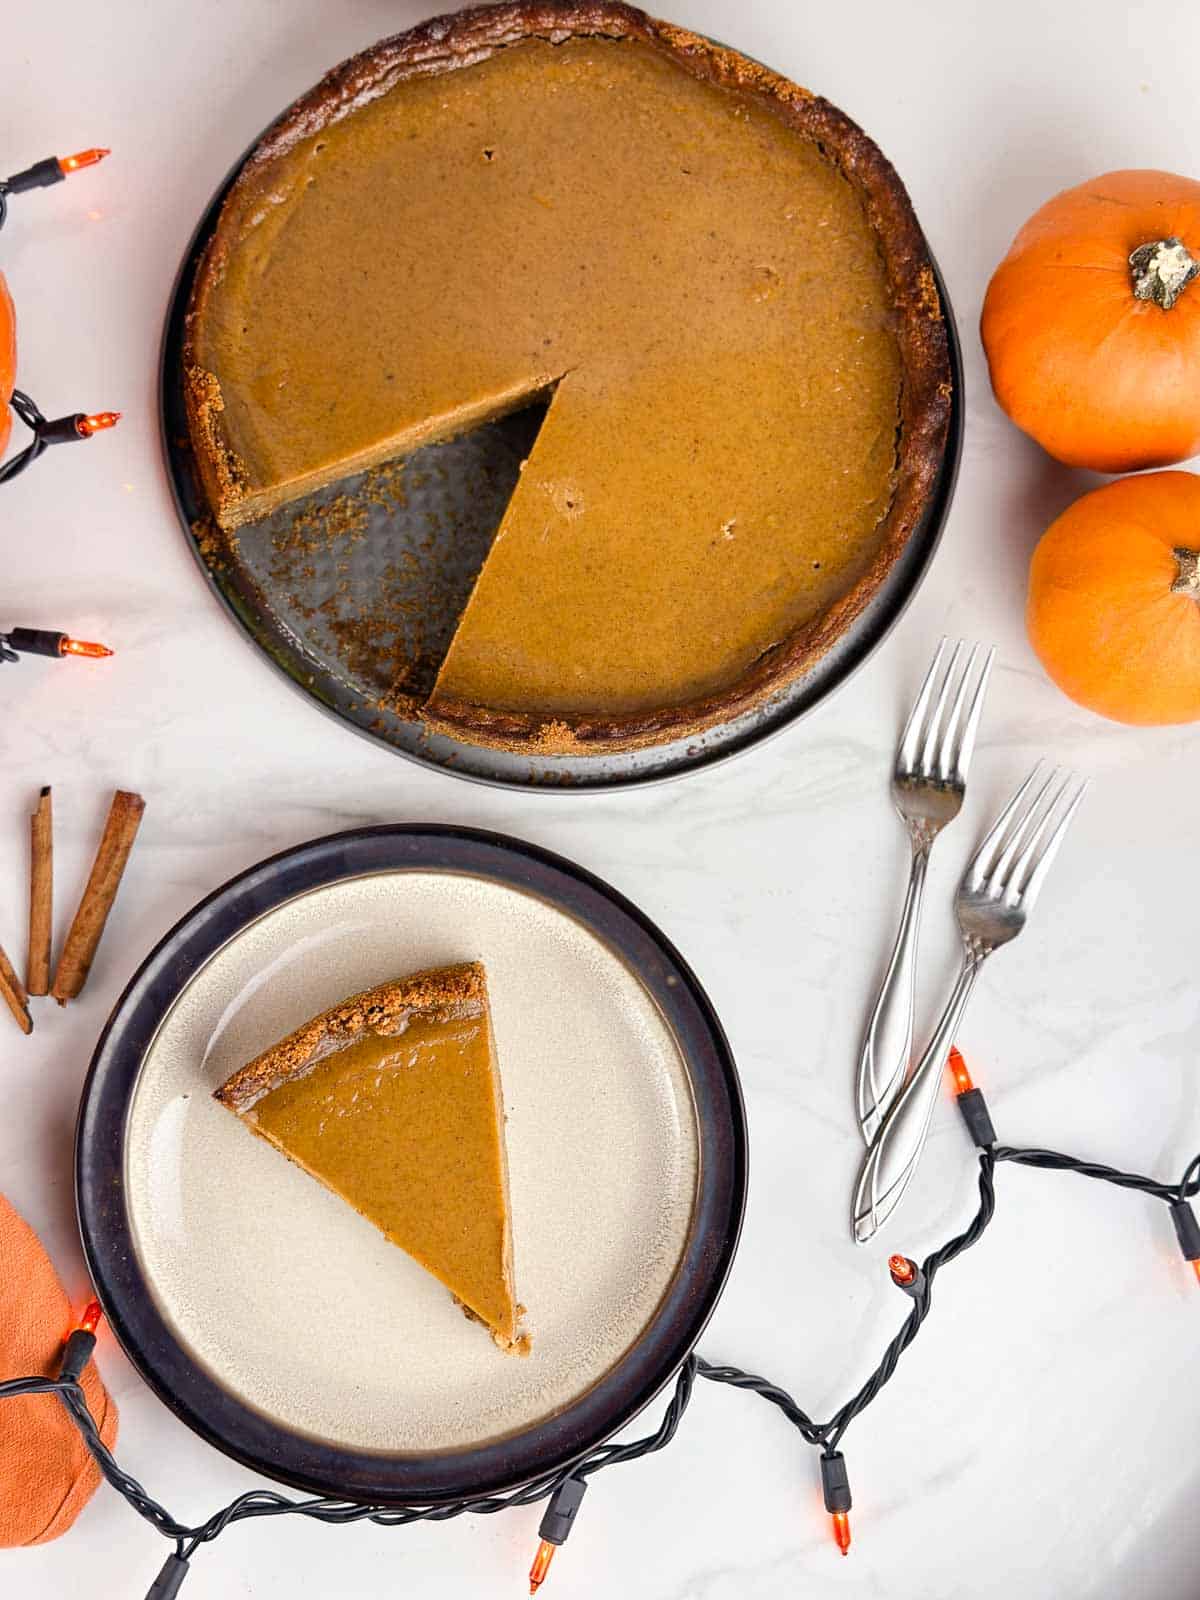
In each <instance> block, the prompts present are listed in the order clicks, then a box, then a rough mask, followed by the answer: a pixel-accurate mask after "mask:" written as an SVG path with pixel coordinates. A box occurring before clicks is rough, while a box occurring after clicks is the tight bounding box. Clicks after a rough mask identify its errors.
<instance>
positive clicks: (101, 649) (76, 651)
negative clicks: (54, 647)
mask: <svg viewBox="0 0 1200 1600" xmlns="http://www.w3.org/2000/svg"><path fill="white" fill-rule="evenodd" d="M58 653H59V655H60V656H87V657H89V658H90V659H91V660H93V661H99V660H100V658H101V657H102V656H110V655H112V651H111V650H110V649H109V648H108V646H107V645H106V644H95V643H93V641H92V640H91V639H67V638H64V639H63V641H62V643H61V644H60V645H59V647H58Z"/></svg>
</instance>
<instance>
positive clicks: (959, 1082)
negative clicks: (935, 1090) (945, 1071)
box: [950, 1045, 975, 1094]
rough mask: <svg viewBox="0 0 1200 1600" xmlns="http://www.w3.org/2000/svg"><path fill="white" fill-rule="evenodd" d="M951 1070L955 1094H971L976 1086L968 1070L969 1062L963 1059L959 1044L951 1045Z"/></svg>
mask: <svg viewBox="0 0 1200 1600" xmlns="http://www.w3.org/2000/svg"><path fill="white" fill-rule="evenodd" d="M950 1071H951V1073H952V1074H953V1077H954V1092H955V1094H969V1093H970V1091H971V1090H972V1089H973V1088H974V1087H975V1085H974V1083H973V1082H972V1081H971V1074H970V1072H969V1071H968V1070H967V1063H966V1062H965V1061H964V1060H963V1058H962V1056H961V1054H960V1053H959V1049H958V1046H957V1045H951V1046H950Z"/></svg>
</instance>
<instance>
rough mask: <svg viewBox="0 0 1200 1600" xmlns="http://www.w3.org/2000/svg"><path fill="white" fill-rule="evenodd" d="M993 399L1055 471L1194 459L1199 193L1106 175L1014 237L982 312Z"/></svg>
mask: <svg viewBox="0 0 1200 1600" xmlns="http://www.w3.org/2000/svg"><path fill="white" fill-rule="evenodd" d="M981 332H982V335H983V345H984V349H985V351H986V352H987V359H988V368H989V371H990V373H991V379H992V388H993V389H994V390H995V393H996V399H997V400H998V401H999V402H1000V404H1001V405H1002V406H1003V408H1004V410H1005V411H1007V413H1008V415H1009V416H1010V417H1011V418H1012V420H1013V421H1014V422H1015V423H1016V424H1017V426H1018V427H1019V428H1023V429H1024V430H1025V432H1026V433H1029V434H1032V435H1033V437H1034V438H1035V439H1036V440H1037V441H1038V443H1039V444H1040V445H1042V446H1043V447H1044V448H1045V449H1046V450H1048V451H1049V452H1050V454H1051V455H1052V456H1057V458H1058V459H1059V460H1060V461H1065V462H1066V463H1067V464H1068V465H1069V466H1073V467H1092V468H1094V469H1095V470H1096V471H1098V472H1132V471H1137V470H1139V469H1140V468H1142V467H1164V466H1169V465H1170V464H1171V463H1172V462H1174V461H1183V460H1184V459H1185V458H1186V457H1187V456H1190V455H1195V454H1196V452H1197V451H1198V450H1200V183H1196V182H1193V180H1192V179H1190V178H1179V177H1175V176H1173V175H1172V174H1171V173H1169V172H1150V171H1134V172H1109V173H1106V174H1105V175H1104V176H1103V177H1101V178H1094V179H1092V181H1091V182H1090V183H1081V184H1080V185H1079V186H1078V188H1075V189H1067V190H1065V191H1064V192H1063V193H1062V194H1059V195H1056V196H1055V197H1054V199H1053V200H1049V201H1047V203H1046V204H1045V205H1044V206H1043V207H1042V208H1041V210H1040V211H1038V212H1036V213H1035V214H1034V216H1032V217H1031V218H1030V219H1029V221H1028V222H1027V223H1026V224H1025V226H1024V227H1023V228H1022V229H1021V231H1020V233H1018V235H1017V237H1016V239H1015V240H1014V241H1013V244H1012V248H1011V249H1010V250H1009V252H1008V254H1007V256H1005V258H1004V260H1003V261H1002V262H1001V263H1000V265H999V266H998V267H997V268H996V272H995V275H994V276H993V278H992V281H991V283H990V284H989V285H988V291H987V296H986V298H985V299H984V303H983V320H982V325H981Z"/></svg>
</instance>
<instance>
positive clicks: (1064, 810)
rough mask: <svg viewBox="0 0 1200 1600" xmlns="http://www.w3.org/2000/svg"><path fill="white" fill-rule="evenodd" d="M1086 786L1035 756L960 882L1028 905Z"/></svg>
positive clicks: (1027, 907) (976, 891) (1030, 906)
mask: <svg viewBox="0 0 1200 1600" xmlns="http://www.w3.org/2000/svg"><path fill="white" fill-rule="evenodd" d="M1086 789H1087V780H1086V779H1085V778H1080V777H1079V776H1078V775H1077V774H1075V773H1073V772H1064V771H1063V770H1062V769H1061V768H1059V767H1054V768H1051V769H1049V770H1047V767H1046V763H1045V762H1044V761H1039V762H1038V763H1037V765H1036V766H1035V767H1034V769H1033V771H1032V772H1031V773H1030V774H1029V776H1028V777H1027V778H1026V779H1025V782H1024V783H1023V784H1022V785H1021V787H1020V788H1019V789H1018V790H1017V792H1016V794H1015V795H1013V797H1012V799H1011V800H1010V801H1009V803H1008V805H1007V806H1005V808H1004V810H1003V811H1002V812H1001V814H1000V817H999V819H998V820H997V822H996V825H995V827H994V828H993V829H992V830H991V832H990V833H989V834H988V835H987V837H986V838H985V839H984V841H983V843H982V844H981V845H980V846H979V849H978V850H977V851H976V852H975V857H974V860H973V861H972V862H971V865H970V866H969V867H968V869H967V875H966V878H965V879H964V886H965V887H966V888H967V889H968V890H969V891H970V892H971V893H972V894H985V895H987V897H988V898H989V899H994V900H999V899H1003V901H1004V903H1005V904H1006V905H1009V906H1016V905H1018V904H1019V905H1020V906H1021V908H1022V909H1023V910H1025V911H1030V910H1032V909H1033V904H1034V901H1035V900H1036V899H1037V896H1038V894H1039V893H1040V892H1041V888H1042V884H1043V883H1044V882H1045V879H1046V874H1047V873H1048V872H1049V870H1050V864H1051V862H1052V861H1053V860H1054V857H1055V855H1056V854H1057V853H1058V848H1059V846H1060V845H1061V844H1062V841H1063V837H1064V835H1065V834H1066V831H1067V828H1068V827H1069V826H1070V823H1071V818H1072V817H1073V816H1074V815H1075V812H1076V810H1077V808H1078V806H1079V802H1080V801H1081V800H1082V799H1083V796H1084V792H1085V791H1086Z"/></svg>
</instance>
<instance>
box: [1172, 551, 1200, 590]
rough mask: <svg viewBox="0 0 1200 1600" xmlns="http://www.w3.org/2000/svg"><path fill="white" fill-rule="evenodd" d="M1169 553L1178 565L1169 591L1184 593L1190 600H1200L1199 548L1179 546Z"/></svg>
mask: <svg viewBox="0 0 1200 1600" xmlns="http://www.w3.org/2000/svg"><path fill="white" fill-rule="evenodd" d="M1171 554H1172V555H1173V556H1174V557H1175V561H1176V563H1177V565H1178V567H1179V571H1178V573H1177V574H1176V575H1175V582H1174V583H1173V584H1172V585H1171V593H1172V594H1186V595H1187V596H1188V597H1189V598H1190V599H1192V600H1200V550H1186V549H1183V548H1179V549H1176V550H1172V552H1171Z"/></svg>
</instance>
